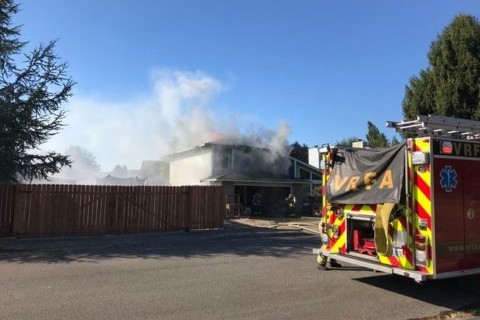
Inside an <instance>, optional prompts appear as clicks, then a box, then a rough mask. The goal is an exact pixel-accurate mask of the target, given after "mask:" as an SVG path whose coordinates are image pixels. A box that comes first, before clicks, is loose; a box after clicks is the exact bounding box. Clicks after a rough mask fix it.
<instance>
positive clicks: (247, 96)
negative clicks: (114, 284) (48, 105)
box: [14, 0, 480, 169]
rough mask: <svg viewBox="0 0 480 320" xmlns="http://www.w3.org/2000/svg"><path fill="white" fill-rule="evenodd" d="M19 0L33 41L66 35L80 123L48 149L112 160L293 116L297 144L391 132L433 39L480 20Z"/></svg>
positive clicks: (328, 5)
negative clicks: (389, 124) (461, 22)
mask: <svg viewBox="0 0 480 320" xmlns="http://www.w3.org/2000/svg"><path fill="white" fill-rule="evenodd" d="M18 3H19V4H20V6H21V12H20V13H19V14H17V15H16V17H15V20H14V23H16V24H21V25H22V26H23V27H22V39H23V40H27V41H30V45H32V46H33V45H38V44H39V43H41V42H46V41H49V40H53V39H57V40H58V43H57V47H56V49H57V50H56V51H57V53H58V55H59V56H61V58H62V59H64V60H66V61H68V63H69V72H70V74H71V75H72V77H73V78H74V80H75V81H76V82H77V85H76V87H75V89H74V93H75V96H74V98H73V99H72V100H71V101H70V102H69V103H68V104H67V105H66V106H65V107H66V109H68V110H69V119H68V120H67V124H68V125H69V128H67V129H65V130H64V131H65V132H62V133H61V134H60V135H59V136H57V137H56V138H55V139H54V140H53V141H51V143H50V144H49V145H48V147H50V148H55V149H60V151H62V150H64V149H66V148H67V147H68V145H69V144H75V145H80V146H82V147H84V148H86V149H88V150H90V151H91V152H92V153H93V154H94V155H95V156H96V157H97V160H98V161H99V163H100V164H101V165H102V167H103V168H104V169H109V168H110V167H112V166H113V165H114V164H115V163H121V164H123V163H125V164H127V165H128V166H129V167H139V165H140V161H141V159H155V158H158V157H160V155H161V154H162V153H166V152H168V151H169V150H167V149H168V148H163V147H162V146H161V144H162V143H163V144H169V146H170V147H172V145H176V146H178V145H180V144H181V143H187V141H183V140H182V139H183V138H179V136H176V135H172V134H171V133H168V132H167V131H166V129H165V128H166V127H169V128H170V129H172V130H175V128H177V127H178V126H179V125H180V126H182V125H183V126H185V128H184V131H185V130H186V131H188V134H189V135H190V137H202V138H204V139H207V138H208V136H205V137H204V136H203V135H202V132H203V130H206V129H212V127H213V126H217V124H218V123H220V124H221V125H220V126H219V127H218V128H217V127H216V128H215V130H214V131H234V132H246V131H247V132H248V131H249V130H251V131H252V130H253V131H256V132H263V131H267V130H273V131H275V130H278V129H277V128H279V126H280V127H281V128H283V127H282V125H281V124H284V123H287V124H288V127H289V129H290V131H289V135H288V140H289V141H290V142H293V141H299V142H300V143H306V144H307V145H310V146H313V145H316V144H317V145H320V144H322V143H327V142H330V143H335V142H336V141H338V140H341V139H343V138H347V137H351V136H357V137H360V138H364V136H365V133H366V130H367V121H369V120H370V121H372V122H373V123H375V124H376V125H377V126H378V127H379V128H381V129H382V130H383V131H384V132H385V134H386V135H387V136H388V137H392V136H393V134H394V132H393V131H392V130H391V129H384V128H383V127H384V123H385V121H386V120H401V119H402V114H401V102H402V99H403V96H404V88H405V85H406V84H407V83H408V79H409V78H410V77H411V76H413V75H416V74H418V72H419V70H420V69H421V68H425V67H426V66H427V65H428V61H427V52H428V49H429V46H430V44H431V42H432V41H433V40H434V39H435V38H436V36H437V35H438V34H439V33H440V32H441V31H442V29H443V28H444V27H445V26H446V25H447V24H448V23H450V22H451V20H452V19H453V18H454V16H455V15H456V14H458V13H467V14H473V15H475V16H477V17H479V16H480V2H478V1H473V0H472V1H463V0H456V1H442V0H441V1H433V0H423V1H414V0H407V1H384V0H377V1H356V0H348V1H320V0H318V1H310V0H306V1H293V0H289V1H286V0H270V1H267V0H256V1H253V0H250V1H248V0H245V1H237V0H232V1H224V0H169V1H165V0H158V1H156V0H137V1H134V2H131V1H113V0H102V1H99V0H82V1H65V0H42V1H37V0H23V1H22V0H19V1H18ZM158 105H162V107H161V108H160V109H158ZM167 105H168V106H167ZM172 105H173V107H171V106H172ZM192 108H193V110H192ZM205 114H206V115H207V116H206V118H204V115H205ZM167 117H172V118H174V119H175V121H173V122H170V121H167V120H165V119H166V118H167ZM157 120H158V121H157ZM190 125H191V126H192V127H194V129H192V128H190V127H189V126H190ZM172 137H173V138H175V142H173V143H172V141H171V140H172ZM186 140H188V139H186ZM139 141H145V143H143V144H142V143H139ZM180 142H181V143H180ZM62 148H63V149H62Z"/></svg>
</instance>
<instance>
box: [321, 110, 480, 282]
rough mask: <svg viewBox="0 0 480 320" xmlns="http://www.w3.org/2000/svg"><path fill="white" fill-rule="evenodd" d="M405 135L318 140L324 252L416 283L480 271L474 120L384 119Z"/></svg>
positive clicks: (479, 163)
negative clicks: (365, 144)
mask: <svg viewBox="0 0 480 320" xmlns="http://www.w3.org/2000/svg"><path fill="white" fill-rule="evenodd" d="M387 126H389V127H392V128H395V129H396V130H397V132H402V133H408V134H409V135H410V136H412V137H411V138H408V139H407V140H406V142H405V143H403V144H399V145H396V146H392V147H390V148H382V149H357V148H349V147H348V148H344V147H333V146H328V145H327V146H324V147H322V148H321V149H320V152H321V154H322V165H321V169H322V174H323V177H322V184H323V185H322V195H323V205H322V218H321V222H320V225H319V229H320V234H321V242H322V243H321V248H320V249H319V250H317V254H318V258H317V261H318V262H319V263H320V261H322V260H324V259H325V258H330V259H335V260H337V261H340V262H342V261H343V262H346V263H348V264H352V265H356V266H363V267H366V268H369V269H373V270H377V271H382V272H386V273H392V274H398V275H401V276H405V277H410V278H413V279H414V280H415V281H417V282H423V281H427V280H431V279H441V278H451V277H459V276H465V275H471V274H478V273H480V122H478V121H472V120H465V119H457V118H450V117H442V116H433V115H430V116H418V117H417V119H415V120H410V121H402V122H387Z"/></svg>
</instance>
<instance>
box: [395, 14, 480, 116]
mask: <svg viewBox="0 0 480 320" xmlns="http://www.w3.org/2000/svg"><path fill="white" fill-rule="evenodd" d="M428 60H429V63H430V65H429V67H427V68H426V69H425V70H421V71H420V74H419V75H418V76H413V77H412V78H411V79H410V81H409V84H408V85H407V86H406V88H405V97H404V100H403V103H402V107H403V114H404V116H405V118H406V119H414V118H415V117H416V116H417V115H428V114H436V115H444V116H455V117H459V118H465V119H475V120H480V23H479V22H478V20H477V19H476V18H475V17H473V16H470V15H463V14H461V15H457V16H456V17H455V18H454V19H453V21H452V22H451V23H450V24H449V25H448V26H447V27H446V28H445V29H444V30H443V32H442V33H441V34H440V35H438V36H437V39H436V40H435V41H433V43H432V44H431V48H430V51H429V53H428Z"/></svg>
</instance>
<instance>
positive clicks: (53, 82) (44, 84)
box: [0, 0, 74, 183]
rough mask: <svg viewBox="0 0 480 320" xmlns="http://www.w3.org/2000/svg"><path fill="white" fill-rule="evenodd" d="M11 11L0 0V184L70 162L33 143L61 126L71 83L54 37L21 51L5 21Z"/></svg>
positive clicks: (9, 2)
mask: <svg viewBox="0 0 480 320" xmlns="http://www.w3.org/2000/svg"><path fill="white" fill-rule="evenodd" d="M17 12H18V5H16V4H15V3H14V1H13V0H0V183H13V182H16V181H18V180H19V179H26V180H32V179H45V178H47V176H48V175H49V174H52V173H58V172H59V171H60V169H61V168H62V167H63V166H65V165H69V164H70V161H69V159H68V158H67V157H66V156H63V155H61V154H58V153H56V152H48V153H45V154H40V153H39V152H38V148H39V146H40V145H41V144H43V143H45V142H46V141H47V140H48V139H49V138H50V137H51V136H53V135H55V134H56V133H57V132H58V131H59V130H60V129H61V127H62V120H63V119H64V116H65V112H64V111H63V110H62V109H61V104H62V103H64V102H66V101H67V99H68V98H69V97H70V96H71V89H72V87H73V85H74V82H73V80H72V79H71V78H70V77H69V76H68V75H67V74H66V64H65V63H62V62H60V61H59V58H58V57H57V56H56V55H55V53H54V46H55V42H54V41H52V42H49V43H47V44H43V45H40V46H38V47H36V48H35V49H33V51H32V52H31V53H26V54H23V52H22V50H23V49H24V47H25V45H26V43H25V42H22V41H20V39H19V35H20V28H19V27H17V26H11V19H12V16H13V15H14V14H16V13H17ZM22 57H23V59H22ZM22 60H23V61H24V63H19V61H22Z"/></svg>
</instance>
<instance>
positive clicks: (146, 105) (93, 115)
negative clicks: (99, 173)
mask: <svg viewBox="0 0 480 320" xmlns="http://www.w3.org/2000/svg"><path fill="white" fill-rule="evenodd" d="M222 90H223V86H222V83H221V82H220V81H218V80H216V79H214V78H213V77H211V76H209V75H207V74H205V73H203V72H184V71H165V70H163V71H157V72H155V73H154V74H153V76H152V86H151V90H150V92H149V93H148V94H145V95H143V96H141V97H137V98H134V99H130V100H127V101H121V102H112V101H105V100H101V99H95V98H91V97H90V98H89V97H85V96H78V97H74V98H73V99H72V100H71V102H70V103H69V105H68V106H67V107H68V108H67V109H68V113H67V117H66V119H65V124H66V127H65V129H64V130H63V131H62V132H60V133H59V134H58V135H57V136H55V137H53V138H52V139H51V140H50V141H49V142H48V143H47V144H46V145H45V146H44V149H45V150H51V149H53V150H66V149H67V148H69V147H70V146H72V145H78V146H81V147H82V148H85V149H86V150H89V151H90V152H91V153H92V154H93V155H94V157H95V159H96V161H97V162H98V164H99V165H100V166H101V169H102V170H103V171H106V170H107V171H109V170H112V169H113V168H114V167H115V165H116V164H125V165H127V167H128V168H129V169H130V168H139V167H140V166H141V163H142V161H143V160H160V159H161V158H162V157H163V156H164V155H167V154H171V153H173V152H176V151H179V150H183V149H187V148H190V147H193V146H195V145H200V144H202V143H205V142H210V141H213V140H217V139H223V140H226V141H227V140H231V141H234V140H235V141H237V143H244V144H246V145H250V146H254V147H260V148H268V149H269V150H270V152H269V157H271V161H272V163H273V162H274V161H275V159H277V158H278V157H280V156H285V155H288V152H289V150H288V141H287V137H288V133H289V128H288V125H286V124H282V125H280V127H279V129H278V130H277V131H273V130H267V129H264V128H261V127H260V128H259V127H256V128H254V129H250V130H246V129H242V128H247V127H248V126H249V125H250V124H248V123H237V122H235V121H233V120H232V119H234V118H235V116H233V115H232V116H231V117H229V118H224V119H222V118H220V117H219V116H217V112H216V110H215V108H214V102H215V98H216V97H217V96H218V95H219V94H220V93H221V92H222ZM250 126H251V125H250Z"/></svg>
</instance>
